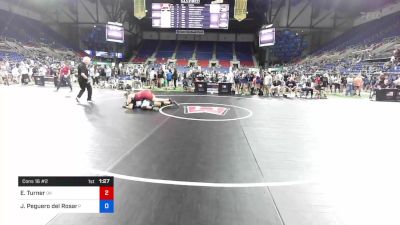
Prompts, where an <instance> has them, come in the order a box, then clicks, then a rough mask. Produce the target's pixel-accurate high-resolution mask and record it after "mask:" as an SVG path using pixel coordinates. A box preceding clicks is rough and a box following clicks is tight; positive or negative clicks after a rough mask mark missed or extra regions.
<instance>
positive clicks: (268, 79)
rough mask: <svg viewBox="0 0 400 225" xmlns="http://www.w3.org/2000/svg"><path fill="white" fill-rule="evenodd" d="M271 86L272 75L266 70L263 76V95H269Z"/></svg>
mask: <svg viewBox="0 0 400 225" xmlns="http://www.w3.org/2000/svg"><path fill="white" fill-rule="evenodd" d="M271 87H272V76H271V74H270V73H268V72H267V75H266V76H265V77H264V95H265V96H270V94H271Z"/></svg>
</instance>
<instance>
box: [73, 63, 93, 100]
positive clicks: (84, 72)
mask: <svg viewBox="0 0 400 225" xmlns="http://www.w3.org/2000/svg"><path fill="white" fill-rule="evenodd" d="M90 61H91V59H90V58H89V57H87V56H85V57H83V60H82V63H81V64H80V65H79V66H78V83H79V87H80V88H81V90H80V91H79V93H78V96H76V101H77V102H79V99H80V98H81V97H82V95H83V93H84V92H85V89H87V92H88V97H87V101H88V102H92V85H91V84H90V76H89V71H88V69H87V66H88V65H89V64H90Z"/></svg>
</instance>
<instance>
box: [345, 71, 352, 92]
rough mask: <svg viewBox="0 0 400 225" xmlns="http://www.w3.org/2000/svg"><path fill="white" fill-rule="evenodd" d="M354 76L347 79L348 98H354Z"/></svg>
mask: <svg viewBox="0 0 400 225" xmlns="http://www.w3.org/2000/svg"><path fill="white" fill-rule="evenodd" d="M353 81H354V80H353V76H352V75H350V76H349V77H347V79H346V94H345V95H346V96H348V95H350V96H353V88H354V86H353Z"/></svg>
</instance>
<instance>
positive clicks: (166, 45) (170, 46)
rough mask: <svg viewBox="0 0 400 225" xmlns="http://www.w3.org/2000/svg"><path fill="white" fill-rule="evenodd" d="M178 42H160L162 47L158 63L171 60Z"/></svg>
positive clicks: (159, 50) (160, 47)
mask: <svg viewBox="0 0 400 225" xmlns="http://www.w3.org/2000/svg"><path fill="white" fill-rule="evenodd" d="M176 44H177V42H176V41H160V46H159V48H158V52H157V54H156V58H157V61H158V62H163V61H167V60H168V58H171V57H172V55H173V54H174V52H175V49H176Z"/></svg>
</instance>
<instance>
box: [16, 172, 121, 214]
mask: <svg viewBox="0 0 400 225" xmlns="http://www.w3.org/2000/svg"><path fill="white" fill-rule="evenodd" d="M18 203H19V208H20V209H21V210H29V211H43V212H54V213H114V178H113V177H18Z"/></svg>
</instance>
